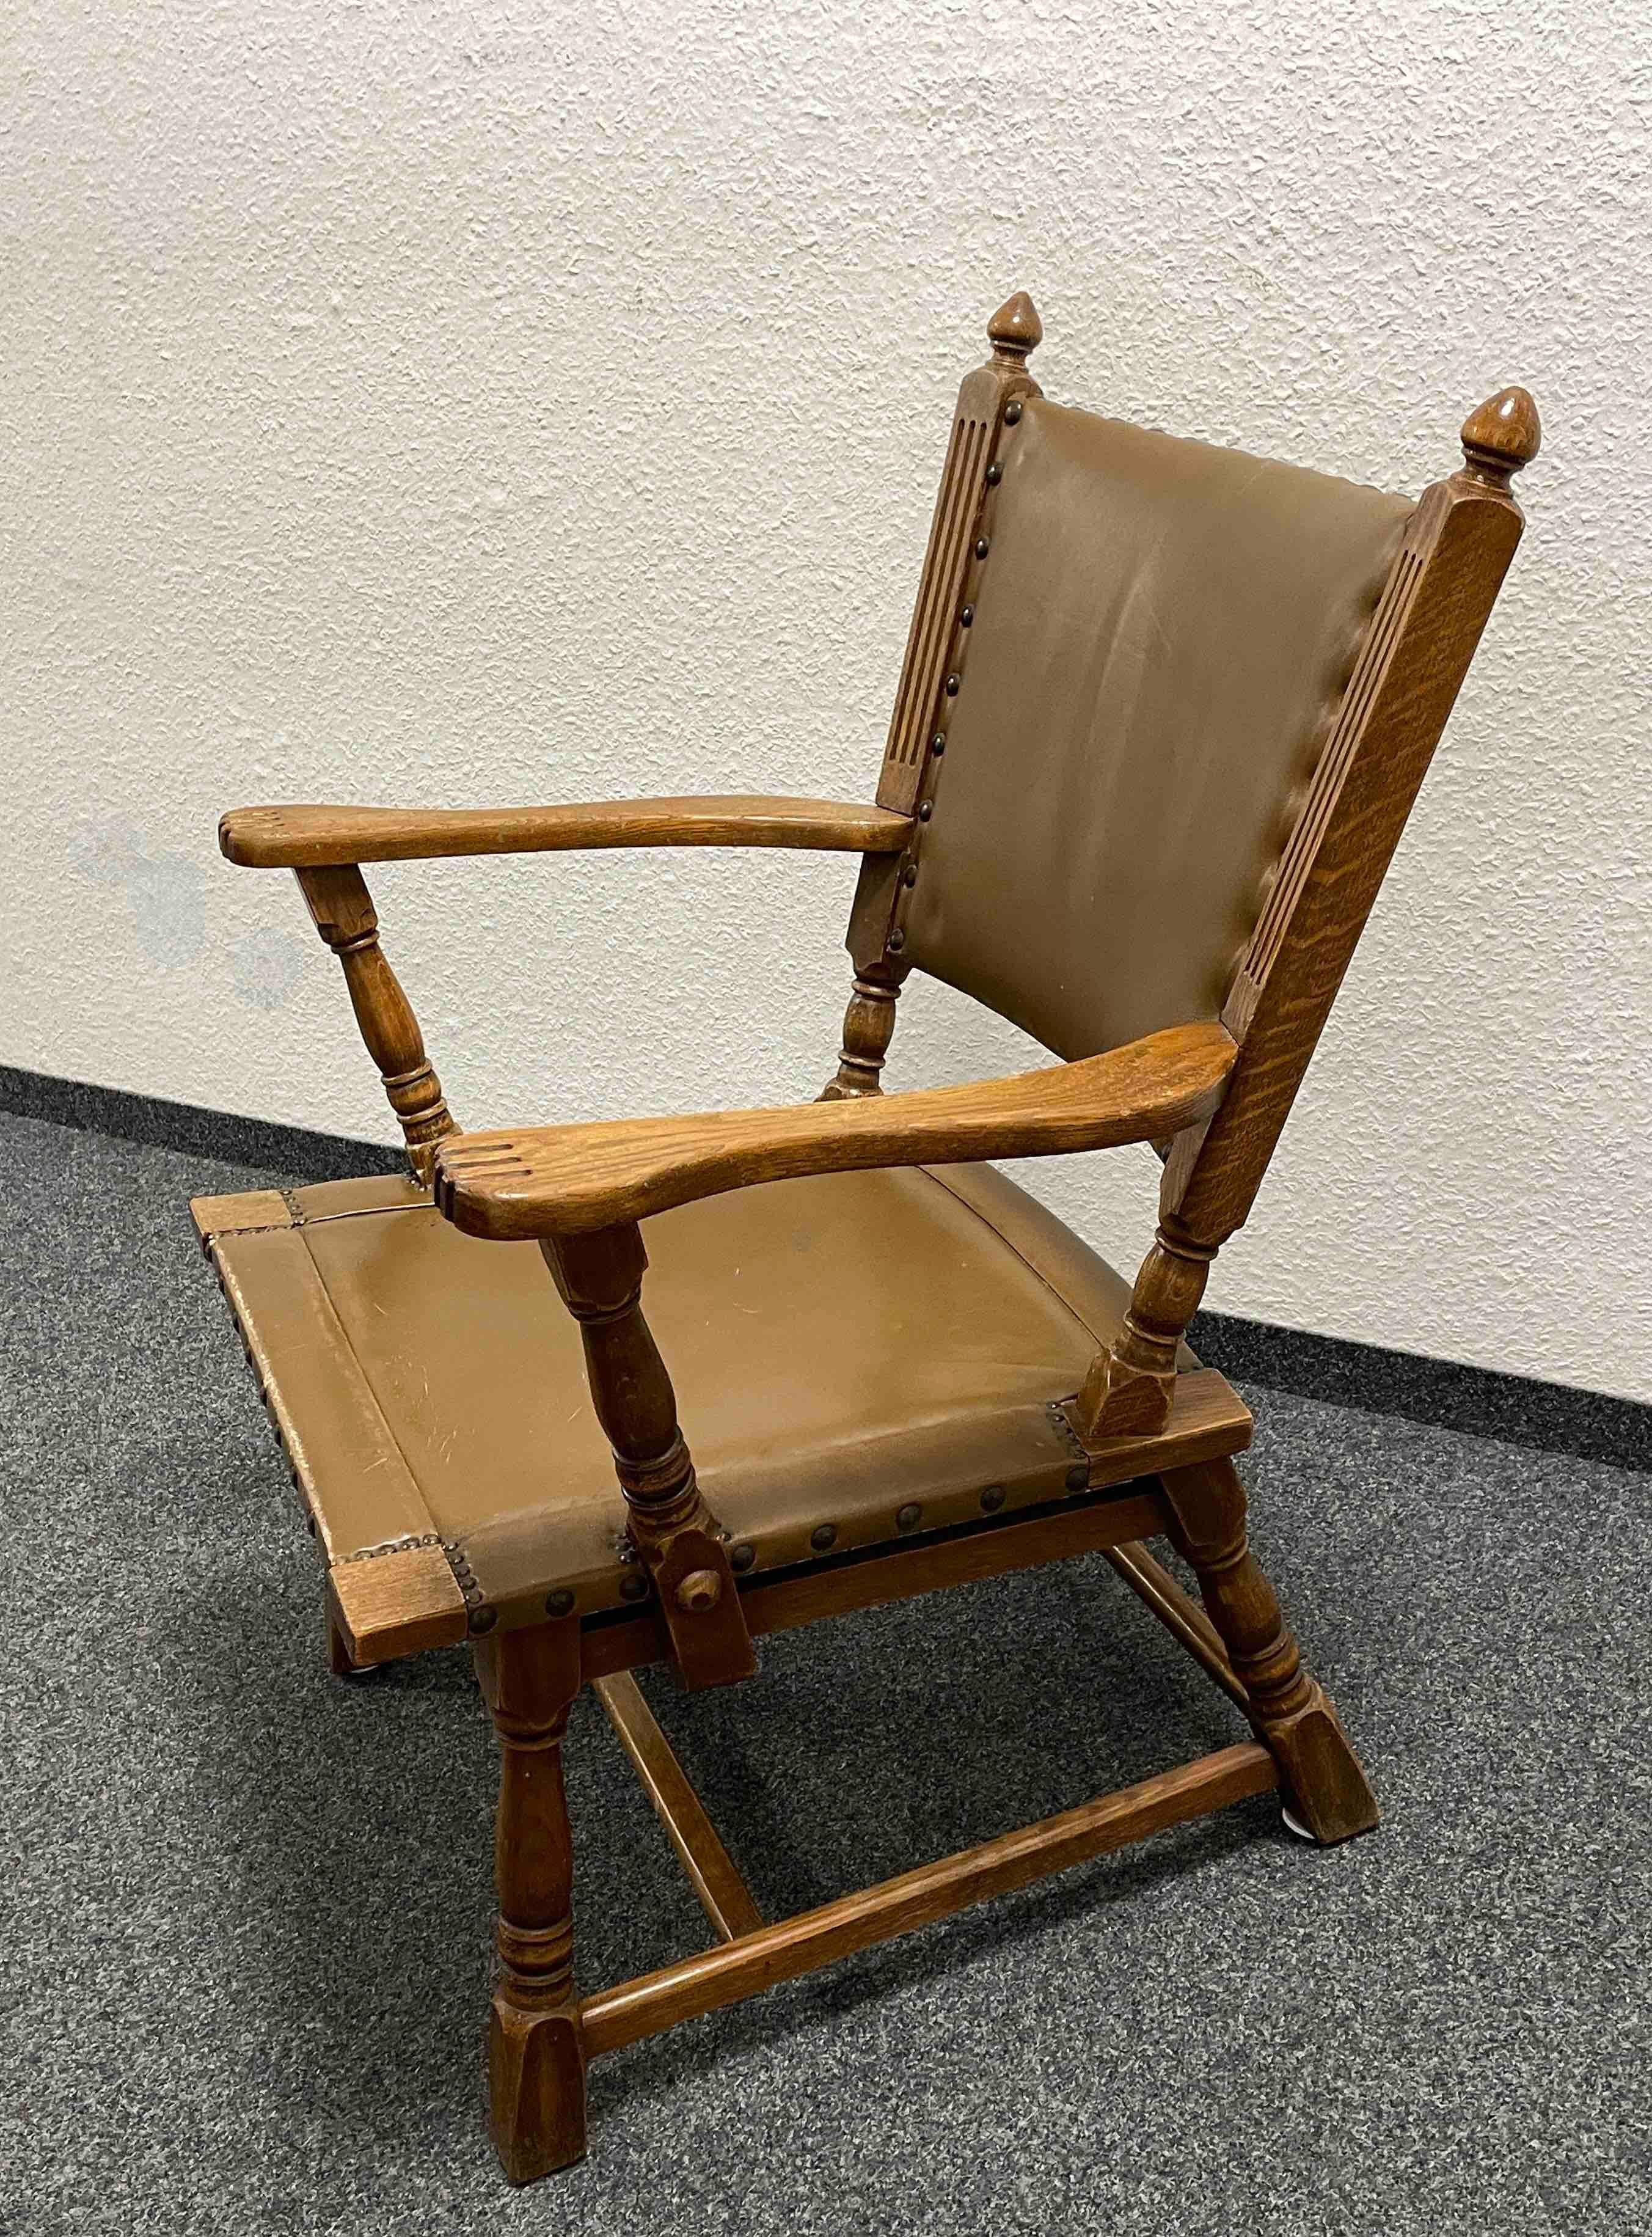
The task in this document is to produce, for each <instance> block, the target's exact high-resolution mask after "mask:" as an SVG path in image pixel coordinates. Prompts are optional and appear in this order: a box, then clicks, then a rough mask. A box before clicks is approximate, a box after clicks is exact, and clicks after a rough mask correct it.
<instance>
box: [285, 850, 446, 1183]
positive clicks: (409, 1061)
mask: <svg viewBox="0 0 1652 2237" xmlns="http://www.w3.org/2000/svg"><path fill="white" fill-rule="evenodd" d="M294 875H295V876H296V877H297V879H298V881H299V885H300V887H302V888H303V891H304V898H305V901H306V904H307V905H308V907H309V911H310V914H311V916H312V917H313V920H314V921H315V928H316V930H317V931H318V932H319V934H320V935H321V937H322V939H323V940H326V944H327V946H328V947H330V948H331V949H332V952H333V954H335V955H336V956H337V957H338V959H339V962H340V964H341V965H342V966H343V967H344V978H345V985H346V987H347V988H348V989H349V993H350V1006H351V1007H352V1009H353V1010H354V1012H355V1013H356V1023H357V1024H358V1025H359V1026H360V1028H361V1038H362V1039H363V1040H364V1041H365V1044H366V1047H367V1053H368V1055H369V1056H371V1057H372V1060H373V1062H374V1063H375V1064H376V1065H377V1066H378V1072H379V1077H380V1079H382V1080H383V1081H384V1084H385V1094H386V1095H387V1096H388V1097H389V1099H390V1107H391V1109H392V1111H393V1112H395V1113H396V1117H397V1119H398V1121H399V1123H400V1125H401V1130H402V1133H403V1136H404V1137H405V1140H406V1144H407V1161H408V1163H409V1165H411V1167H412V1169H413V1177H414V1178H415V1179H416V1180H417V1181H418V1184H419V1185H420V1187H421V1188H428V1187H429V1186H430V1184H431V1155H432V1152H433V1151H434V1150H435V1146H436V1145H437V1143H438V1142H439V1141H440V1140H441V1139H442V1137H443V1136H444V1134H451V1133H453V1132H456V1131H457V1128H456V1124H455V1121H454V1119H453V1115H452V1113H451V1112H450V1111H449V1109H448V1107H447V1102H446V1099H445V1098H444V1095H443V1093H442V1083H441V1081H440V1080H439V1079H438V1078H437V1077H436V1068H435V1066H433V1065H432V1064H431V1061H430V1059H429V1058H428V1057H427V1056H426V1055H425V1039H424V1035H423V1034H422V1033H420V1032H419V1029H418V1019H417V1018H416V1017H415V1016H414V1015H413V1006H412V1004H411V1002H410V1001H409V1000H408V999H407V997H406V995H405V993H403V992H402V986H401V981H400V980H399V979H398V978H397V976H396V973H394V972H393V971H392V969H391V967H390V963H389V960H388V958H387V957H386V956H385V951H384V949H383V948H382V947H380V946H379V945H378V914H377V913H376V912H375V910H374V908H373V905H372V895H371V894H369V893H368V891H367V884H366V881H365V879H364V878H363V876H362V874H361V872H360V871H359V869H358V868H356V867H355V865H354V864H353V863H351V864H347V865H344V866H341V867H337V868H325V869H316V870H299V871H295V872H294Z"/></svg>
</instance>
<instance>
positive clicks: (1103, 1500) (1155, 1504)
mask: <svg viewBox="0 0 1652 2237" xmlns="http://www.w3.org/2000/svg"><path fill="white" fill-rule="evenodd" d="M1253 1428H1254V1424H1253V1422H1252V1420H1251V1415H1250V1412H1249V1409H1247V1406H1246V1404H1245V1402H1244V1401H1243V1400H1242V1399H1241V1397H1240V1396H1239V1394H1238V1392H1237V1391H1235V1390H1234V1389H1232V1388H1231V1386H1230V1385H1229V1384H1228V1383H1227V1382H1226V1381H1225V1380H1224V1379H1223V1377H1222V1376H1221V1375H1219V1374H1218V1373H1217V1372H1216V1370H1215V1369H1214V1368H1210V1367H1202V1368H1195V1369H1193V1370H1192V1371H1191V1372H1190V1373H1188V1374H1186V1375H1183V1376H1181V1379H1180V1381H1179V1382H1178V1384H1177V1389H1176V1398H1175V1406H1174V1407H1173V1409H1172V1411H1171V1415H1170V1421H1169V1424H1168V1428H1166V1429H1163V1430H1162V1431H1161V1432H1160V1433H1159V1434H1158V1435H1156V1436H1154V1437H1142V1438H1126V1437H1117V1438H1114V1439H1112V1440H1111V1441H1110V1442H1109V1444H1108V1445H1107V1447H1106V1448H1105V1449H1104V1450H1103V1451H1102V1452H1101V1453H1099V1454H1097V1455H1096V1456H1095V1457H1093V1458H1092V1459H1091V1460H1089V1462H1088V1463H1087V1464H1086V1465H1087V1467H1088V1470H1089V1475H1090V1477H1091V1479H1092V1484H1091V1488H1090V1489H1089V1491H1085V1490H1083V1489H1081V1490H1080V1491H1079V1492H1078V1493H1077V1494H1076V1495H1075V1496H1074V1497H1073V1498H1072V1499H1070V1500H1063V1501H1062V1502H1061V1503H1060V1504H1059V1505H1058V1506H1055V1507H1050V1508H1036V1509H1033V1510H1031V1511H1029V1512H1025V1513H1023V1514H1015V1515H1011V1516H1009V1517H1006V1518H1004V1519H1001V1520H999V1521H992V1522H984V1521H983V1522H970V1523H963V1524H955V1525H953V1526H952V1527H951V1528H949V1529H946V1530H941V1531H937V1532H935V1533H934V1534H932V1535H931V1536H925V1537H923V1538H918V1539H914V1540H912V1541H899V1540H896V1541H891V1542H890V1543H888V1544H886V1545H884V1546H879V1547H868V1548H866V1549H865V1550H863V1551H861V1552H859V1553H858V1554H853V1555H852V1556H850V1557H849V1558H847V1559H843V1558H839V1559H837V1560H835V1561H824V1562H821V1563H819V1564H818V1565H816V1564H813V1563H812V1564H811V1565H810V1566H809V1567H806V1568H804V1569H800V1570H798V1571H796V1572H793V1573H787V1572H785V1571H781V1572H778V1573H772V1574H767V1575H765V1574H760V1575H758V1576H756V1577H754V1578H753V1579H751V1580H748V1581H747V1583H745V1584H744V1585H742V1586H741V1587H740V1607H741V1608H742V1609H743V1610H744V1613H745V1616H746V1620H747V1625H748V1627H749V1628H750V1630H751V1633H752V1636H753V1637H754V1638H761V1637H764V1636H766V1635H767V1634H768V1633H772V1632H779V1631H793V1630H796V1629H797V1628H799V1627H800V1626H801V1625H804V1624H810V1623H818V1622H819V1621H821V1620H823V1619H824V1618H826V1617H828V1616H839V1615H849V1614H853V1613H859V1611H860V1610H862V1609H865V1608H873V1607H886V1606H887V1605H889V1603H890V1602H892V1601H894V1600H913V1599H916V1598H918V1597H919V1596H920V1595H921V1594H925V1593H933V1592H944V1591H947V1590H950V1589H951V1587H953V1586H955V1585H968V1584H977V1583H980V1582H981V1581H982V1580H984V1579H985V1578H988V1577H1002V1576H1007V1575H1009V1574H1011V1573H1013V1572H1014V1571H1016V1570H1019V1569H1033V1568H1039V1567H1043V1564H1044V1563H1046V1562H1048V1561H1068V1560H1071V1559H1073V1558H1075V1557H1076V1556H1077V1555H1079V1554H1090V1553H1095V1552H1096V1551H1098V1550H1100V1549H1102V1548H1105V1547H1109V1546H1116V1545H1121V1544H1122V1543H1124V1542H1125V1541H1129V1540H1133V1539H1140V1538H1144V1537H1149V1536H1152V1535H1154V1534H1157V1533H1160V1532H1162V1531H1163V1529H1164V1528H1165V1527H1166V1524H1165V1515H1164V1508H1163V1501H1162V1497H1161V1495H1159V1493H1158V1491H1157V1490H1156V1488H1152V1489H1149V1488H1142V1487H1143V1486H1144V1485H1145V1484H1146V1483H1147V1482H1149V1481H1150V1480H1151V1479H1152V1478H1153V1476H1154V1475H1155V1471H1156V1470H1159V1469H1162V1468H1178V1467H1188V1466H1191V1465H1192V1464H1193V1463H1195V1462H1198V1461H1201V1460H1214V1459H1221V1458H1223V1457H1226V1456H1227V1455H1231V1454H1234V1453H1239V1452H1243V1451H1244V1450H1245V1448H1247V1446H1248V1444H1249V1443H1250V1441H1251V1434H1252V1429H1253ZM583 1653H584V1658H585V1660H584V1669H585V1675H586V1678H587V1679H588V1680H594V1679H597V1678H601V1677H605V1676H607V1675H608V1674H609V1673H611V1672H613V1671H616V1670H634V1669H641V1668H642V1667H643V1666H645V1665H647V1664H648V1663H651V1662H664V1661H668V1660H670V1659H671V1654H672V1645H671V1638H670V1634H669V1633H668V1631H667V1629H666V1627H665V1625H664V1623H663V1622H662V1621H661V1620H660V1618H659V1616H658V1615H657V1614H655V1613H653V1612H651V1611H650V1612H648V1613H644V1614H642V1615H640V1616H635V1617H633V1618H631V1619H630V1620H628V1621H625V1622H621V1623H615V1622H612V1621H609V1620H604V1621H602V1622H600V1623H595V1624H590V1625H588V1626H587V1627H586V1631H585V1638H584V1647H583Z"/></svg>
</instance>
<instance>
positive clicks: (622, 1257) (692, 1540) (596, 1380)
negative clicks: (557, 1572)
mask: <svg viewBox="0 0 1652 2237" xmlns="http://www.w3.org/2000/svg"><path fill="white" fill-rule="evenodd" d="M540 1248H541V1250H543V1254H544V1258H545V1264H547V1266H548V1267H549V1268H550V1273H551V1277H552V1279H553V1280H554V1281H555V1283H556V1290H557V1294H558V1295H559V1296H560V1297H561V1298H562V1301H563V1303H564V1304H565V1305H566V1306H567V1308H568V1310H569V1312H570V1313H572V1314H573V1316H574V1317H575V1319H576V1321H577V1322H578V1323H579V1332H580V1336H581V1338H582V1341H583V1343H584V1349H585V1376H586V1381H587V1382H589V1386H590V1393H591V1404H592V1406H593V1407H594V1408H595V1409H596V1418H597V1420H598V1421H599V1422H601V1423H602V1428H603V1430H604V1432H605V1434H606V1435H607V1437H608V1441H609V1448H610V1449H611V1450H612V1452H613V1455H614V1472H615V1475H617V1476H618V1478H619V1482H620V1489H621V1491H622V1493H623V1494H624V1496H625V1508H626V1526H625V1527H626V1534H627V1536H628V1538H629V1541H630V1543H631V1546H632V1547H633V1548H634V1549H635V1553H636V1554H637V1555H638V1556H639V1558H640V1559H641V1561H642V1563H643V1566H644V1567H645V1568H646V1569H647V1570H648V1574H649V1576H650V1577H651V1579H652V1580H653V1584H654V1590H655V1597H656V1600H657V1603H658V1605H659V1607H660V1609H661V1613H663V1615H664V1618H665V1621H666V1625H667V1627H668V1630H669V1632H670V1634H671V1643H672V1647H673V1650H674V1652H675V1656H676V1661H677V1666H678V1668H679V1669H680V1670H681V1673H682V1679H683V1682H684V1684H685V1685H687V1686H694V1687H699V1686H727V1685H733V1684H734V1682H735V1681H736V1680H738V1679H741V1678H750V1677H752V1676H754V1674H755V1673H756V1669H757V1656H756V1653H755V1651H754V1648H753V1646H752V1640H751V1633H750V1632H749V1631H747V1627H746V1619H745V1616H744V1614H743V1613H741V1609H740V1595H739V1594H738V1593H737V1592H736V1591H735V1589H734V1571H733V1569H732V1568H731V1567H730V1566H729V1561H728V1547H727V1543H726V1540H727V1532H726V1531H723V1530H721V1529H720V1528H719V1527H718V1524H717V1521H716V1518H715V1517H714V1515H713V1514H712V1513H711V1510H710V1508H708V1506H707V1505H706V1502H705V1500H704V1499H703V1498H702V1497H701V1491H700V1485H699V1481H698V1479H697V1478H696V1476H695V1475H694V1460H693V1457H692V1455H690V1453H689V1451H688V1445H687V1444H686V1442H684V1440H683V1435H682V1432H681V1429H679V1428H678V1426H677V1398H676V1393H675V1390H674V1389H672V1387H671V1377H670V1376H668V1374H667V1372H666V1368H665V1362H664V1361H663V1360H662V1359H661V1356H660V1353H659V1348H658V1346H657V1345H656V1344H655V1341H654V1336H653V1332H652V1331H651V1330H650V1329H649V1327H648V1322H647V1321H646V1320H645V1319H644V1317H643V1314H642V1276H643V1273H644V1271H645V1270H646V1268H647V1266H648V1253H647V1252H646V1251H645V1250H644V1249H643V1247H642V1236H641V1234H640V1233H639V1232H638V1231H637V1229H636V1228H635V1225H627V1226H622V1227H610V1228H602V1229H599V1230H597V1231H595V1232H594V1233H590V1234H584V1235H574V1236H565V1237H561V1238H559V1239H557V1240H556V1241H553V1242H549V1243H544V1244H541V1246H540Z"/></svg>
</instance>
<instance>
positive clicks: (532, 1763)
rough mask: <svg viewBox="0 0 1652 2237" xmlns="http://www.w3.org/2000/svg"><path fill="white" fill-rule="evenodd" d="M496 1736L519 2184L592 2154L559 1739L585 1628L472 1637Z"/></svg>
mask: <svg viewBox="0 0 1652 2237" xmlns="http://www.w3.org/2000/svg"><path fill="white" fill-rule="evenodd" d="M476 1654H477V1677H478V1679H479V1680H480V1682H481V1686H482V1691H483V1694H484V1698H485V1699H486V1701H487V1704H488V1706H489V1708H490V1711H491V1712H492V1715H493V1722H494V1727H495V1729H496V1730H497V1732H498V1735H499V1806H498V1815H497V1819H496V1822H495V1832H494V1871H495V1877H496V1879H497V1885H498V1891H499V1913H498V1922H497V1930H496V1938H497V1950H498V1960H499V1963H498V1974H497V1981H496V1983H495V1988H494V1994H493V2004H492V2009H491V2011H490V2015H489V2020H488V2099H489V2110H490V2123H491V2127H492V2131H493V2141H494V2148H495V2149H496V2150H497V2153H498V2155H499V2161H500V2164H501V2165H502V2166H503V2169H504V2172H505V2174H507V2175H508V2176H509V2178H510V2181H512V2182H518V2183H521V2182H532V2181H535V2180H536V2178H537V2177H538V2176H540V2175H542V2174H550V2172H551V2170H552V2169H553V2168H563V2167H569V2166H571V2165H572V2163H573V2162H574V2161H576V2160H579V2159H582V2158H583V2157H584V2155H585V2049H584V2043H583V2041H582V2036H581V2031H580V2021H579V2005H578V2001H577V1999H576V1996H575V1995H574V1917H573V1892H574V1851H573V1841H572V1836H571V1834H570V1831H569V1823H568V1805H567V1801H566V1799H565V1798H564V1795H563V1760H562V1750H563V1734H564V1733H565V1732H566V1731H567V1729H568V1712H569V1708H570V1707H571V1706H572V1704H573V1701H574V1699H575V1697H576V1694H577V1693H578V1692H579V1685H580V1660H579V1626H578V1624H577V1623H576V1622H562V1623H542V1624H535V1625H532V1626H530V1627H527V1628H525V1629H522V1630H513V1631H503V1632H499V1633H495V1634H494V1635H493V1636H492V1637H491V1638H489V1639H486V1640H478V1641H477V1647H476Z"/></svg>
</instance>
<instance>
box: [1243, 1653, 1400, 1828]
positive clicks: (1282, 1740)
mask: <svg viewBox="0 0 1652 2237" xmlns="http://www.w3.org/2000/svg"><path fill="white" fill-rule="evenodd" d="M1303 1675H1304V1676H1305V1677H1306V1672H1305V1673H1303ZM1307 1685H1308V1688H1309V1693H1310V1697H1311V1698H1310V1699H1309V1701H1308V1704H1307V1706H1306V1707H1305V1708H1302V1709H1299V1710H1298V1711H1297V1712H1295V1714H1294V1715H1293V1716H1287V1717H1280V1718H1278V1719H1262V1720H1261V1724H1260V1736H1261V1739H1262V1740H1263V1742H1264V1744H1265V1745H1266V1746H1267V1749H1268V1751H1269V1752H1270V1753H1271V1754H1272V1756H1273V1758H1274V1762H1275V1763H1277V1764H1278V1765H1279V1767H1280V1771H1281V1772H1283V1774H1284V1776H1285V1780H1286V1784H1287V1787H1288V1788H1289V1791H1290V1795H1291V1799H1292V1802H1293V1804H1294V1805H1295V1808H1294V1811H1293V1813H1292V1815H1293V1816H1294V1817H1295V1818H1297V1819H1298V1820H1300V1823H1301V1824H1302V1825H1303V1826H1304V1827H1305V1829H1306V1837H1307V1838H1308V1839H1309V1840H1311V1841H1317V1842H1318V1843H1319V1844H1320V1846H1321V1847H1322V1848H1330V1847H1332V1846H1333V1845H1334V1844H1335V1843H1337V1842H1338V1841H1351V1840H1352V1839H1353V1837H1354V1835H1355V1834H1356V1833H1369V1832H1370V1831H1372V1827H1373V1826H1374V1825H1376V1823H1377V1820H1378V1814H1379V1813H1378V1810H1377V1798H1376V1796H1375V1795H1374V1794H1373V1793H1372V1791H1371V1784H1370V1781H1369V1780H1368V1779H1367V1778H1366V1774H1365V1772H1364V1769H1363V1768H1362V1766H1361V1765H1360V1762H1359V1757H1358V1756H1357V1755H1356V1754H1355V1753H1354V1752H1353V1748H1352V1747H1351V1746H1350V1745H1349V1743H1348V1736H1347V1734H1346V1732H1344V1731H1343V1729H1342V1726H1341V1724H1340V1722H1339V1719H1338V1717H1337V1712H1336V1711H1335V1710H1334V1709H1333V1707H1332V1706H1331V1704H1330V1702H1329V1701H1328V1700H1327V1699H1326V1696H1325V1694H1324V1693H1323V1692H1322V1691H1321V1689H1320V1686H1317V1685H1316V1684H1315V1683H1314V1681H1313V1679H1311V1678H1308V1679H1307ZM1289 1822H1290V1819H1289V1818H1288V1817H1287V1823H1289ZM1293 1830H1294V1827H1293Z"/></svg>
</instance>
